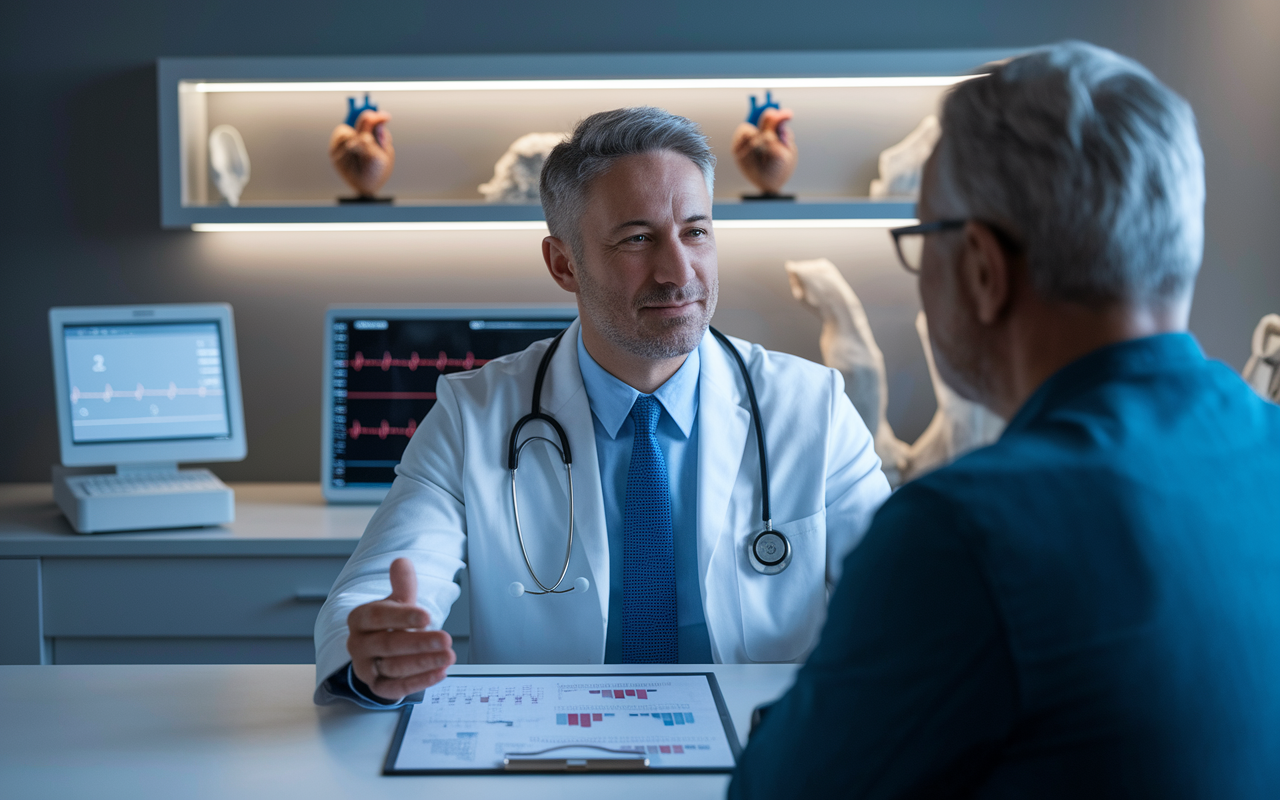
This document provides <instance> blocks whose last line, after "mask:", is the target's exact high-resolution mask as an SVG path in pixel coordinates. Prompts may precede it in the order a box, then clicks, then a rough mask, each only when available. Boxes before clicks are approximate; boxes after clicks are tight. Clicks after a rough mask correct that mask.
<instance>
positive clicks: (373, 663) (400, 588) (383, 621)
mask: <svg viewBox="0 0 1280 800" xmlns="http://www.w3.org/2000/svg"><path fill="white" fill-rule="evenodd" d="M417 597H418V576H417V573H415V572H414V571H413V562H412V561H410V560H409V559H407V558H397V559H396V560H395V561H393V562H391V594H390V595H389V596H388V597H387V598H386V599H385V600H375V601H374V602H372V603H365V604H364V605H362V606H359V607H357V608H356V609H354V610H353V611H352V612H351V613H350V614H349V615H348V616H347V630H348V633H347V652H348V653H350V654H351V668H352V669H353V670H354V671H355V674H356V677H357V678H359V679H360V680H362V681H364V682H365V683H366V684H367V685H368V686H369V688H370V689H372V690H373V693H374V694H376V695H377V696H378V697H380V698H382V699H384V700H391V701H398V700H400V699H401V698H403V697H404V696H406V695H410V694H413V693H414V692H420V691H422V690H423V689H425V688H427V687H428V686H434V685H435V684H437V683H439V682H440V681H442V680H444V678H445V674H446V672H447V671H448V669H449V667H451V666H452V665H453V663H454V662H455V661H457V660H458V657H457V656H456V655H455V654H454V652H453V637H451V636H450V635H449V634H447V633H445V632H444V631H429V630H426V627H427V625H429V624H430V623H431V615H429V614H428V613H427V610H426V609H425V608H423V607H421V606H419V605H418V604H417V602H416V600H417Z"/></svg>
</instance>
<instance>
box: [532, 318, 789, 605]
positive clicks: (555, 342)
mask: <svg viewBox="0 0 1280 800" xmlns="http://www.w3.org/2000/svg"><path fill="white" fill-rule="evenodd" d="M566 331H567V329H566V330H565V331H560V333H559V334H557V335H556V338H554V339H552V340H551V344H550V345H549V346H548V347H547V351H546V352H545V353H543V354H542V361H541V362H539V363H538V372H537V375H536V377H535V378H534V380H533V408H532V410H531V411H530V412H529V413H528V414H525V415H524V416H523V417H521V418H520V420H519V421H518V422H516V424H515V427H514V428H512V429H511V439H510V441H509V443H508V445H507V468H508V469H510V470H511V505H512V508H513V510H514V512H515V518H516V538H517V539H519V540H520V554H521V555H522V556H523V557H524V565H525V566H526V567H528V568H529V575H530V577H532V578H533V582H534V583H536V584H537V585H538V588H539V589H541V590H542V591H538V592H535V591H532V590H527V589H525V586H524V584H523V583H520V582H519V581H515V582H514V583H512V584H511V585H510V586H509V587H508V591H509V592H510V593H511V594H512V596H514V597H519V596H520V595H522V594H531V595H543V594H566V593H568V592H572V591H574V590H575V589H576V590H578V591H579V592H585V591H587V589H589V588H590V587H591V582H590V581H588V580H587V579H586V578H578V579H576V580H574V582H573V586H570V587H569V588H567V589H561V588H560V584H561V583H563V582H564V576H565V575H567V574H568V573H569V561H570V559H571V558H572V556H573V519H574V512H573V454H572V452H571V451H570V450H569V437H567V436H566V435H565V433H564V428H562V427H560V423H559V422H557V421H556V418H555V417H553V416H551V415H550V414H544V413H542V411H541V408H542V384H543V383H544V382H545V381H546V377H547V367H548V366H549V365H550V364H551V357H552V356H553V355H555V352H556V348H557V347H559V345H560V340H561V339H562V338H564V335H565V333H566ZM710 331H711V335H712V336H714V337H716V339H717V340H718V341H719V342H720V344H722V345H724V348H725V349H726V350H728V351H729V352H730V353H731V354H733V360H734V361H735V362H736V363H737V364H738V371H739V372H741V373H742V380H743V382H744V383H745V384H746V386H747V399H748V400H749V401H750V403H751V421H752V423H753V424H754V426H755V429H756V448H757V450H758V451H759V453H760V492H761V500H760V505H761V514H760V516H761V519H763V520H764V530H762V531H760V532H759V533H757V534H756V535H755V536H754V537H753V538H752V539H751V540H750V542H748V544H747V560H748V561H749V562H751V566H752V567H753V568H754V569H755V571H756V572H759V573H761V574H763V575H777V574H778V573H779V572H782V571H783V570H784V569H786V568H787V565H788V564H790V563H791V542H790V541H789V540H788V539H787V537H786V534H784V533H783V532H782V531H777V530H774V529H773V517H772V516H771V515H770V513H769V456H768V453H767V452H766V450H765V443H764V426H763V425H762V424H761V422H760V406H759V405H758V404H757V403H756V389H755V385H754V384H753V383H752V382H751V373H750V372H749V371H748V370H747V364H746V362H745V361H743V360H742V354H741V353H739V352H738V348H736V347H734V346H733V344H732V343H731V342H730V341H729V338H728V337H727V336H725V335H724V334H723V333H721V332H720V331H718V330H716V329H715V328H710ZM535 421H536V422H545V423H546V424H548V425H550V426H551V428H552V430H554V431H555V433H556V438H557V439H559V440H560V441H559V444H557V443H556V442H553V441H551V440H550V439H548V438H546V437H545V436H530V437H529V438H528V439H525V440H524V441H523V442H521V441H520V431H521V430H522V429H523V428H524V426H525V425H527V424H529V423H530V422H535ZM539 441H540V442H546V443H547V444H548V445H550V446H551V447H552V448H554V449H555V450H556V452H558V453H559V454H560V460H561V462H563V463H564V471H565V476H566V477H567V478H568V483H569V537H568V542H567V544H566V546H565V553H564V567H563V568H562V569H561V570H560V577H559V578H557V579H556V582H555V583H553V584H552V585H550V586H547V585H546V584H545V583H543V582H542V581H541V579H539V578H538V574H537V573H536V572H534V569H533V562H531V561H530V560H529V551H528V550H527V549H526V548H525V544H524V531H523V530H522V529H521V527H520V500H519V499H518V497H517V496H516V472H517V470H519V468H520V453H521V452H522V451H523V450H524V448H525V447H526V446H528V444H529V443H530V442H539Z"/></svg>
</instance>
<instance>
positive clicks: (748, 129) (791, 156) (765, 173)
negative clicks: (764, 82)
mask: <svg viewBox="0 0 1280 800" xmlns="http://www.w3.org/2000/svg"><path fill="white" fill-rule="evenodd" d="M792 116H793V114H792V112H791V110H790V109H787V108H781V107H780V106H779V105H778V104H777V103H776V102H774V100H773V93H772V92H766V93H765V96H764V104H763V105H760V104H758V102H757V100H756V97H755V95H752V96H751V111H750V112H749V113H748V114H747V121H746V122H744V123H742V124H741V125H739V126H738V129H737V130H736V131H734V134H733V143H732V146H731V149H732V150H733V157H734V160H736V161H737V162H738V169H740V170H742V174H743V175H745V176H746V178H747V180H749V181H751V183H753V184H755V187H756V188H757V189H759V190H760V194H758V195H745V196H744V197H743V198H742V199H744V200H794V199H795V197H794V195H784V194H782V193H781V192H782V186H783V184H785V183H786V182H787V181H788V180H789V179H790V178H791V173H793V172H795V171H796V161H797V160H798V159H799V158H800V152H799V151H798V150H797V149H796V136H795V133H793V132H792V130H791V124H790V123H791V118H792Z"/></svg>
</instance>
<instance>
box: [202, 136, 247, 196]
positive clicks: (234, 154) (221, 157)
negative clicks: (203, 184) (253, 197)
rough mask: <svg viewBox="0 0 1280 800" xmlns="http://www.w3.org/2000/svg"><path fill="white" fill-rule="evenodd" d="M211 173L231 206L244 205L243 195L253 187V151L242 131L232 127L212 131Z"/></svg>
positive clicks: (214, 182) (210, 142) (210, 148)
mask: <svg viewBox="0 0 1280 800" xmlns="http://www.w3.org/2000/svg"><path fill="white" fill-rule="evenodd" d="M209 173H210V176H211V177H212V178H213V185H214V186H216V187H218V192H219V193H221V194H222V196H223V197H225V198H226V199H227V205H229V206H233V207H234V206H238V205H240V194H241V193H242V192H243V191H244V187H245V185H246V184H247V183H249V151H248V150H245V148H244V139H242V138H241V137H240V131H238V130H236V129H235V128H233V127H231V126H230V125H219V126H217V127H216V128H214V129H213V130H211V131H209Z"/></svg>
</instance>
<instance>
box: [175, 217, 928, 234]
mask: <svg viewBox="0 0 1280 800" xmlns="http://www.w3.org/2000/svg"><path fill="white" fill-rule="evenodd" d="M916 222H917V220H914V219H726V220H722V221H720V222H716V223H715V227H716V228H717V229H719V230H803V229H809V230H812V229H822V228H827V229H835V228H896V227H899V226H903V225H915V224H916ZM191 230H193V231H197V232H199V233H326V232H331V231H542V232H544V233H545V232H546V230H547V225H546V223H545V222H536V221H519V222H198V223H195V224H194V225H192V226H191Z"/></svg>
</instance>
